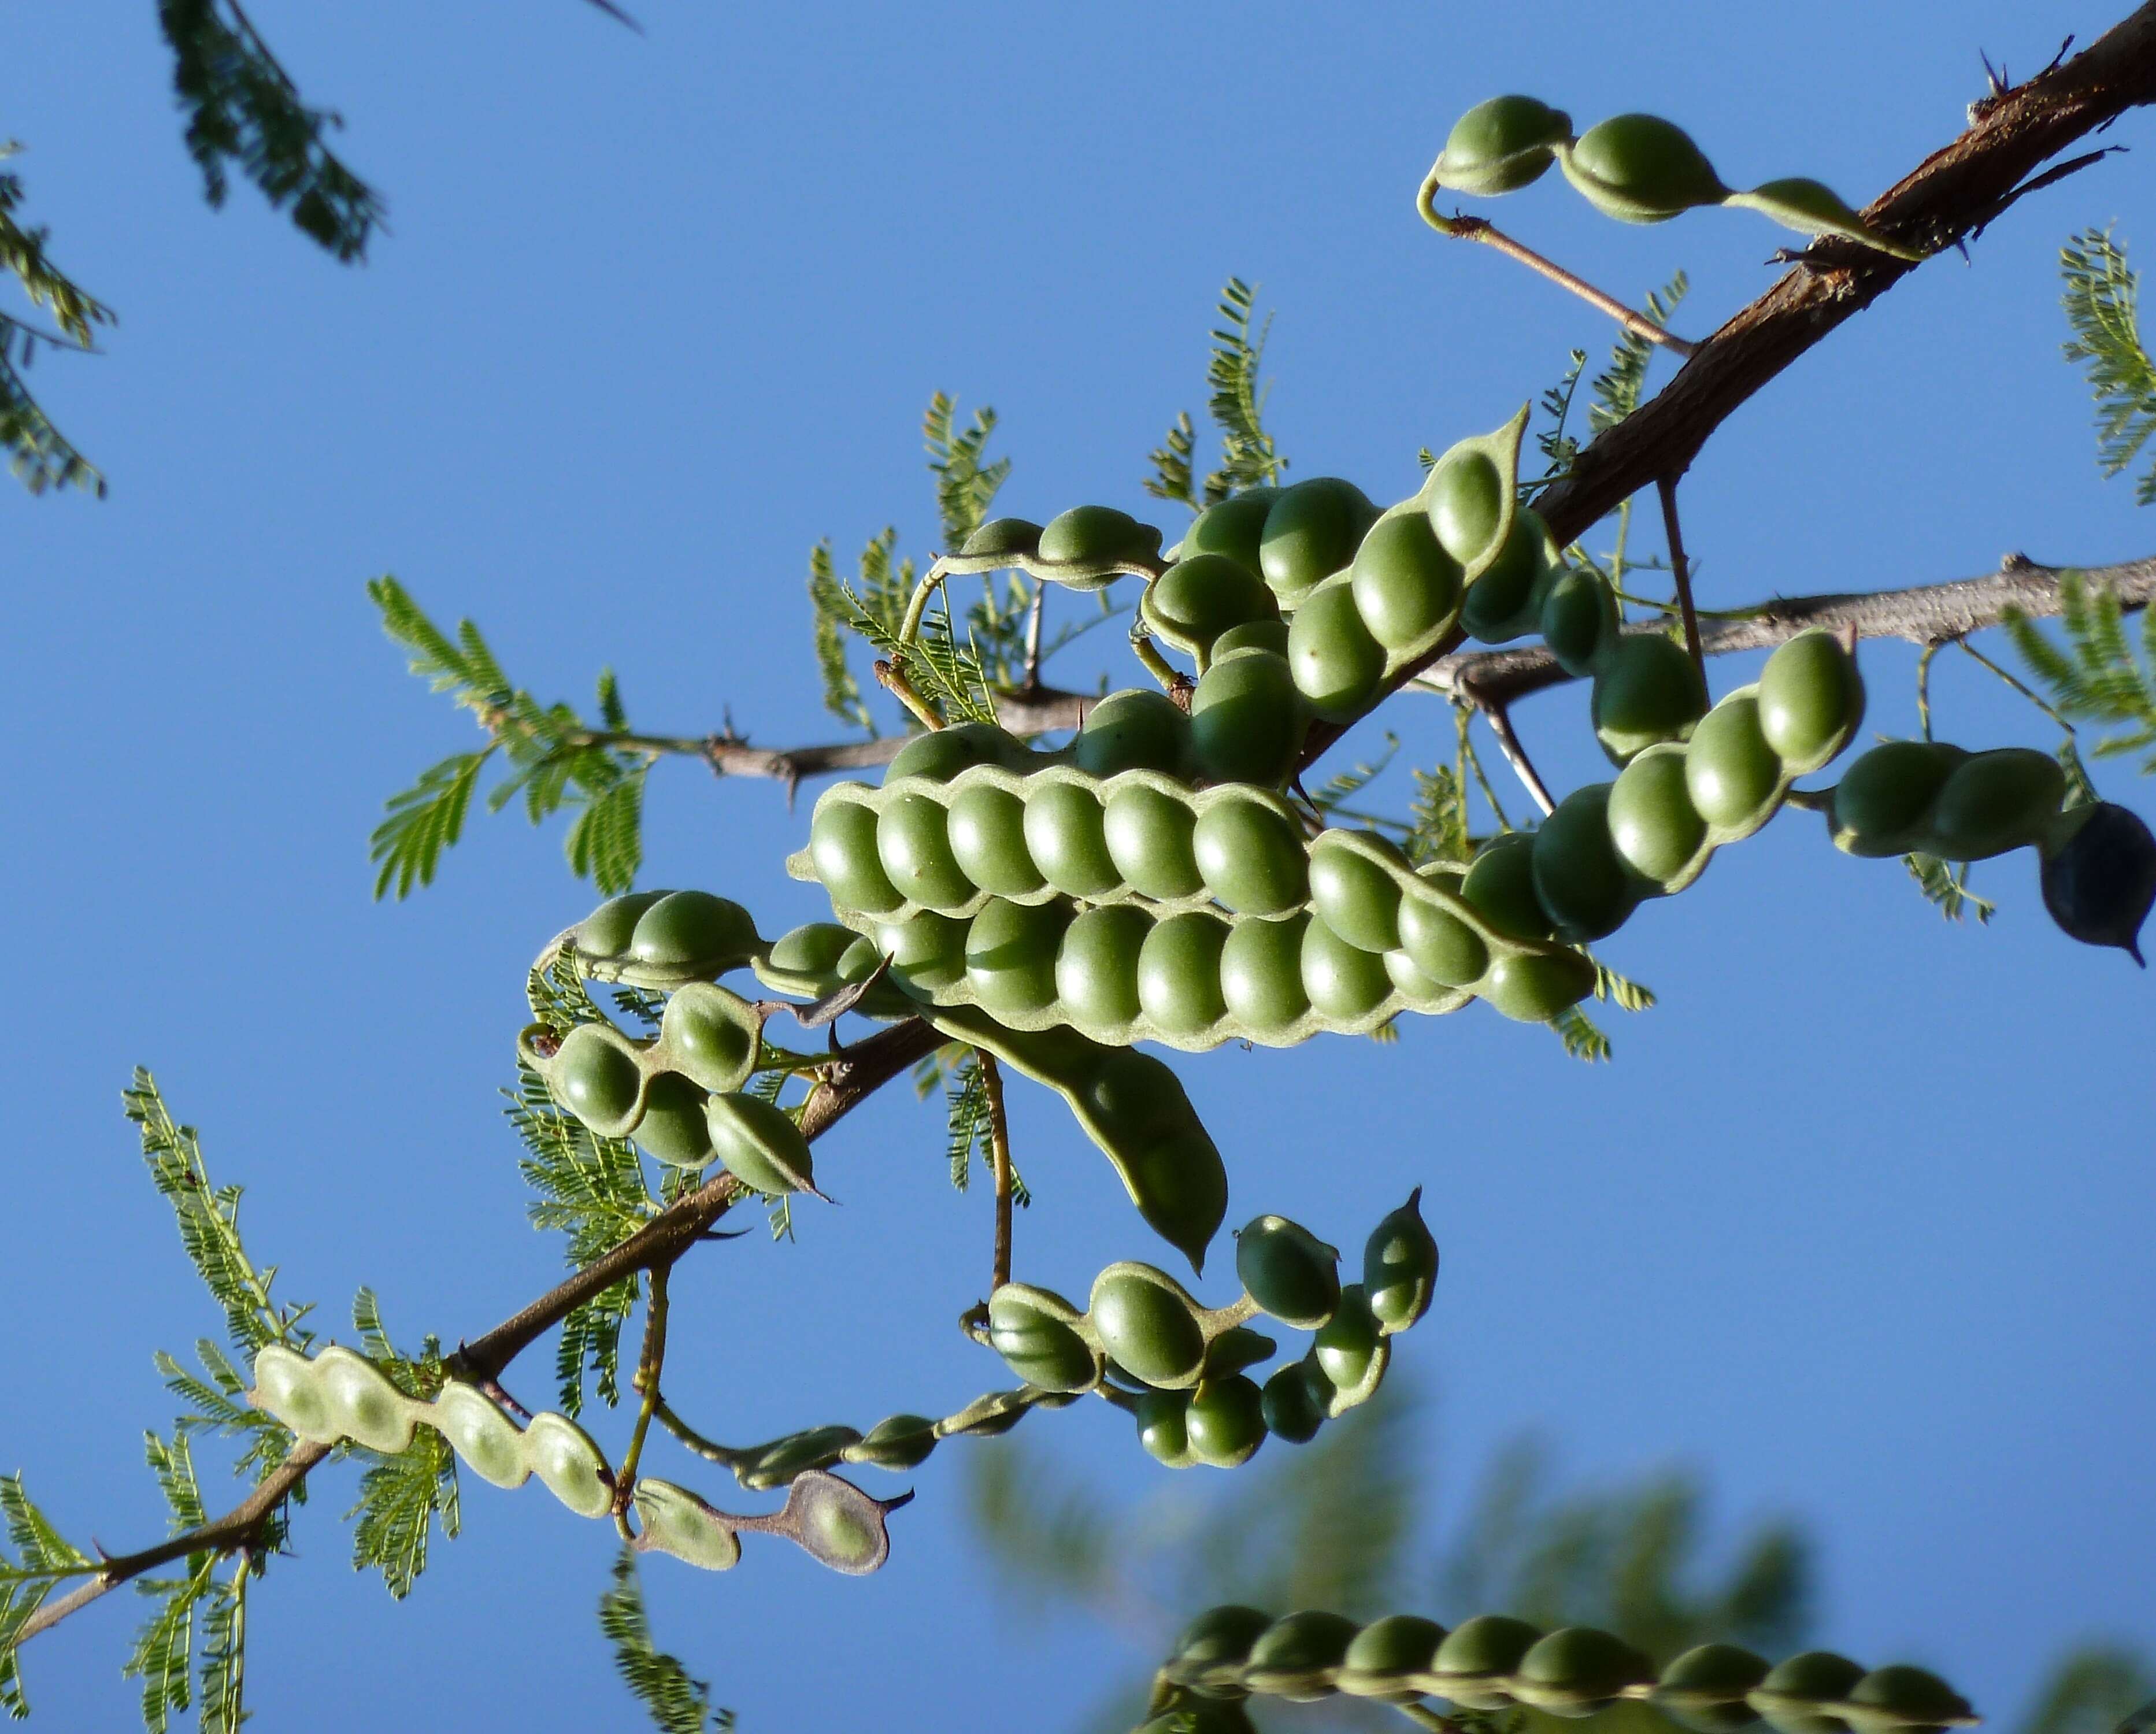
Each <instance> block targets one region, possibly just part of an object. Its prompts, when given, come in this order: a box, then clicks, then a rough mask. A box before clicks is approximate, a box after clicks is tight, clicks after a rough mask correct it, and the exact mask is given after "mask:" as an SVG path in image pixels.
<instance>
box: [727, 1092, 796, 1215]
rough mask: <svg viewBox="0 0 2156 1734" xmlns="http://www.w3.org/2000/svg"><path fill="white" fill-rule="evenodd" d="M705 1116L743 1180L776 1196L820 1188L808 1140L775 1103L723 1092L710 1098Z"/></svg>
mask: <svg viewBox="0 0 2156 1734" xmlns="http://www.w3.org/2000/svg"><path fill="white" fill-rule="evenodd" d="M704 1117H705V1121H706V1125H707V1126H709V1127H710V1129H711V1148H712V1150H713V1152H715V1153H716V1155H717V1157H718V1159H719V1160H720V1161H721V1162H723V1163H724V1164H725V1165H726V1172H728V1173H730V1174H731V1175H732V1176H733V1177H735V1178H736V1179H737V1180H739V1181H741V1182H742V1183H743V1184H745V1185H747V1186H748V1187H750V1188H752V1189H754V1190H755V1191H757V1192H760V1193H767V1194H770V1195H772V1196H774V1197H776V1196H778V1195H781V1194H783V1193H793V1192H813V1191H814V1189H815V1185H816V1173H815V1167H814V1159H813V1158H812V1157H811V1156H810V1154H809V1150H808V1140H807V1139H806V1138H804V1137H803V1136H801V1128H800V1127H799V1126H796V1125H795V1124H794V1123H793V1119H792V1118H791V1117H790V1116H788V1114H787V1113H786V1112H785V1111H783V1109H781V1108H779V1107H778V1106H776V1105H775V1104H773V1103H771V1102H767V1101H765V1100H762V1099H761V1098H760V1097H757V1096H753V1095H739V1094H723V1093H722V1094H720V1095H714V1096H712V1097H711V1099H710V1100H708V1101H706V1103H705V1105H704Z"/></svg>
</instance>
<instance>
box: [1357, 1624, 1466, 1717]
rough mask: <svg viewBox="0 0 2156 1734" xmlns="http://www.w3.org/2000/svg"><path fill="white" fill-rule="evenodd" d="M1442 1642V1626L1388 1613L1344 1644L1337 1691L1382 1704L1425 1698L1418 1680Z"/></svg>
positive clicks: (1443, 1631)
mask: <svg viewBox="0 0 2156 1734" xmlns="http://www.w3.org/2000/svg"><path fill="white" fill-rule="evenodd" d="M1444 1642H1445V1628H1444V1627H1443V1626H1441V1625H1440V1624H1438V1623H1437V1622H1436V1621H1435V1620H1434V1619H1422V1618H1420V1617H1419V1616H1418V1615H1416V1614H1413V1613H1389V1614H1387V1615H1386V1616H1385V1618H1384V1619H1380V1620H1375V1621H1373V1622H1372V1623H1371V1624H1368V1625H1366V1626H1364V1627H1363V1629H1362V1630H1361V1631H1359V1632H1358V1633H1357V1634H1355V1641H1354V1642H1353V1643H1352V1644H1349V1645H1348V1646H1347V1654H1345V1655H1343V1656H1342V1657H1341V1659H1340V1675H1339V1680H1338V1684H1339V1687H1340V1690H1342V1691H1343V1692H1346V1693H1347V1694H1348V1695H1349V1696H1352V1697H1357V1698H1374V1699H1376V1700H1377V1701H1378V1702H1379V1703H1381V1704H1411V1703H1413V1702H1414V1701H1415V1700H1417V1699H1418V1698H1419V1697H1421V1696H1423V1688H1422V1687H1421V1686H1420V1685H1418V1684H1416V1682H1417V1681H1418V1680H1419V1678H1420V1677H1421V1676H1422V1675H1424V1674H1427V1673H1428V1672H1429V1671H1430V1665H1431V1662H1432V1660H1434V1659H1435V1656H1436V1654H1437V1646H1438V1645H1439V1644H1442V1643H1444Z"/></svg>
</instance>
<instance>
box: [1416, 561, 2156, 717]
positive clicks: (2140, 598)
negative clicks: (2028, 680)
mask: <svg viewBox="0 0 2156 1734" xmlns="http://www.w3.org/2000/svg"><path fill="white" fill-rule="evenodd" d="M2066 572H2074V573H2076V574H2077V575H2078V576H2079V577H2081V578H2082V579H2083V580H2084V581H2085V582H2087V583H2089V584H2091V585H2093V586H2097V587H2102V588H2103V589H2106V590H2108V591H2110V592H2111V593H2112V594H2113V595H2114V596H2116V597H2117V598H2118V601H2119V606H2120V607H2122V608H2126V609H2128V610H2129V611H2130V610H2133V609H2135V608H2147V607H2148V606H2149V604H2150V603H2152V602H2156V557H2150V558H2148V559H2146V560H2131V561H2128V562H2126V563H2125V564H2123V565H2121V566H2087V567H2057V566H2038V565H2036V564H2035V562H2032V561H2030V559H2028V558H2027V557H2025V556H2024V555H2020V554H2009V555H2008V556H2007V557H2006V558H2005V560H2003V561H2001V562H1999V570H1998V571H1997V572H1994V573H1992V574H1990V575H1989V576H1988V577H1981V578H1958V579H1956V580H1955V581H1953V582H1952V583H1947V584H1924V585H1920V586H1918V587H1916V588H1914V589H1910V590H1881V591H1874V592H1871V593H1857V592H1853V591H1836V592H1834V593H1830V594H1828V595H1824V596H1792V597H1786V598H1777V599H1775V600H1774V601H1773V602H1766V603H1760V604H1759V605H1758V608H1756V609H1754V610H1752V611H1751V612H1750V613H1749V615H1748V618H1743V619H1734V620H1732V619H1721V620H1709V621H1705V622H1702V624H1701V627H1700V649H1702V651H1704V652H1705V653H1706V654H1707V655H1709V656H1727V655H1728V654H1730V653H1731V652H1732V651H1736V650H1768V649H1773V648H1774V646H1775V645H1777V644H1786V643H1787V642H1788V641H1789V639H1793V638H1794V637H1796V635H1797V634H1799V633H1800V632H1803V631H1804V630H1806V629H1807V628H1811V627H1815V626H1821V627H1825V628H1827V629H1828V630H1830V631H1832V632H1840V631H1843V630H1845V629H1846V628H1855V629H1856V634H1857V636H1858V637H1859V638H1864V639H1907V640H1908V641H1909V642H1910V643H1911V644H1942V643H1944V642H1946V641H1947V640H1948V639H1958V638H1963V637H1965V636H1967V635H1968V634H1970V633H1973V632H1981V631H1983V630H1984V628H1986V627H1989V626H1996V625H1998V624H1999V621H2000V619H2001V618H2004V616H2005V613H2006V612H2007V611H2008V610H2009V609H2014V610H2016V611H2018V612H2020V613H2023V614H2025V615H2027V616H2028V617H2029V618H2031V619H2033V620H2044V619H2049V618H2052V617H2053V616H2055V615H2056V614H2057V613H2059V612H2060V609H2061V607H2062V606H2063V604H2062V603H2061V599H2060V595H2059V579H2060V577H2061V576H2062V575H2063V574H2064V573H2066ZM1625 630H1626V631H1627V632H1632V633H1648V632H1660V631H1661V630H1662V628H1661V625H1660V624H1659V623H1656V622H1653V621H1642V622H1637V623H1634V624H1632V625H1630V626H1628V627H1627V628H1625ZM1572 678H1573V677H1572V676H1571V675H1568V674H1567V673H1565V671H1564V670H1563V669H1561V668H1559V667H1558V663H1557V659H1556V658H1555V657H1553V656H1552V655H1551V654H1550V652H1549V649H1548V646H1547V645H1544V644H1521V645H1517V646H1513V647H1511V648H1508V649H1501V650H1467V651H1460V652H1456V653H1455V654H1452V655H1450V656H1446V657H1444V658H1441V659H1440V660H1438V661H1436V662H1435V663H1433V664H1430V667H1429V668H1427V669H1424V671H1423V672H1422V674H1421V675H1419V676H1418V677H1417V678H1416V680H1415V681H1414V686H1415V688H1416V689H1417V690H1421V691H1424V692H1435V693H1438V694H1440V695H1443V696H1445V697H1446V698H1457V699H1460V700H1468V701H1471V702H1473V703H1475V704H1477V705H1482V706H1484V707H1485V708H1488V707H1490V706H1491V705H1497V706H1502V705H1509V704H1510V703H1512V701H1513V700H1516V699H1521V698H1524V697H1526V696H1527V694H1529V693H1531V692H1540V691H1541V690H1543V688H1544V687H1548V686H1561V685H1563V684H1564V683H1565V682H1566V681H1568V680H1571V679H1572Z"/></svg>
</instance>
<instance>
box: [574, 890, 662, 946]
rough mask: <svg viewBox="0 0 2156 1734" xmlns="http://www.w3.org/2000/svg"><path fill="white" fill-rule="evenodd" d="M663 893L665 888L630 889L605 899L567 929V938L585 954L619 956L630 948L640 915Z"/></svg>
mask: <svg viewBox="0 0 2156 1734" xmlns="http://www.w3.org/2000/svg"><path fill="white" fill-rule="evenodd" d="M665 895H666V893H665V892H664V891H630V892H629V893H627V894H626V895H623V896H619V897H612V898H608V900H607V901H605V902H604V903H602V904H601V905H599V906H598V908H597V909H595V910H593V911H592V912H591V913H590V914H589V915H588V916H585V917H584V918H583V921H579V922H577V925H576V926H574V927H572V929H570V938H571V940H572V941H573V942H574V944H575V946H576V947H577V951H579V952H582V953H583V955H584V956H585V957H620V956H622V955H623V954H624V952H627V951H628V950H629V935H631V934H632V933H634V931H636V924H637V921H638V920H639V917H641V916H642V915H643V914H644V911H646V910H647V909H649V908H650V907H651V905H653V904H654V903H656V902H657V901H658V900H660V898H661V897H664V896H665Z"/></svg>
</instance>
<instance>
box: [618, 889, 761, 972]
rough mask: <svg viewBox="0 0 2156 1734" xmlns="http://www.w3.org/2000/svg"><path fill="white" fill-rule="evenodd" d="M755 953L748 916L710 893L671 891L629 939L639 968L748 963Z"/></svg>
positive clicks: (639, 921)
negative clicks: (691, 964) (646, 965)
mask: <svg viewBox="0 0 2156 1734" xmlns="http://www.w3.org/2000/svg"><path fill="white" fill-rule="evenodd" d="M756 950H757V937H756V923H755V922H753V921H751V920H750V919H749V913H748V911H747V910H745V909H743V908H742V906H741V905H739V904H738V903H735V902H733V901H731V900H729V899H727V898H725V897H714V896H713V895H711V893H710V892H709V891H669V892H668V893H667V894H666V895H665V896H664V897H661V898H660V900H658V901H657V902H656V903H654V904H653V905H651V907H650V908H649V909H647V910H645V911H644V913H643V914H642V915H640V916H638V917H637V918H636V926H635V927H634V929H633V930H632V931H630V933H629V956H630V957H633V958H634V959H635V961H636V962H639V963H650V964H659V965H675V966H678V965H682V964H690V963H701V962H706V961H712V960H721V959H726V960H731V961H732V962H737V963H738V962H747V960H748V958H749V957H751V956H752V955H753V954H754V952H756Z"/></svg>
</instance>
